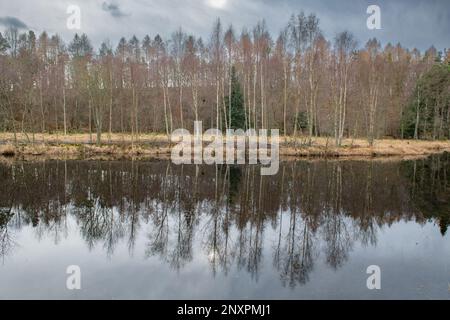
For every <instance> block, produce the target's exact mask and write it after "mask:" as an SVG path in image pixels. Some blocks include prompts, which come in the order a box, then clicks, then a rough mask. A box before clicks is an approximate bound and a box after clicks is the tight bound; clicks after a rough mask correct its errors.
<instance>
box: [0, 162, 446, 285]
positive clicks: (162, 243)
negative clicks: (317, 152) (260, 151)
mask: <svg viewBox="0 0 450 320" xmlns="http://www.w3.org/2000/svg"><path fill="white" fill-rule="evenodd" d="M0 178H1V181H2V182H1V186H2V187H1V191H2V192H1V193H0V257H2V259H3V260H4V261H5V259H7V257H8V256H13V255H14V253H15V248H16V246H17V245H18V243H17V241H16V239H15V234H17V233H18V232H20V231H21V230H22V229H23V228H25V227H32V230H34V234H35V238H36V240H37V241H39V240H40V239H42V237H43V236H44V235H45V236H47V237H48V236H51V237H52V239H53V241H54V243H55V244H58V243H60V242H62V241H64V239H66V238H67V237H68V234H69V228H68V224H69V222H68V221H69V220H71V219H73V220H74V221H76V226H77V231H78V232H79V236H81V237H82V239H83V241H84V242H85V243H86V244H87V247H88V248H89V249H90V250H92V249H94V248H98V247H101V248H103V250H104V251H105V252H106V253H107V255H108V256H109V257H111V256H114V254H115V249H116V247H117V245H118V244H120V243H126V244H127V248H128V252H129V254H130V256H133V255H134V254H135V253H136V251H137V250H141V248H140V247H139V248H136V245H135V244H136V238H137V237H138V235H139V234H140V233H145V237H146V245H145V249H144V251H145V256H146V257H147V258H148V259H150V258H152V257H159V258H160V260H161V261H163V263H164V264H165V265H167V266H170V268H171V269H172V270H173V271H180V270H182V269H183V268H184V267H186V266H187V265H188V264H189V263H191V262H193V261H194V260H196V259H207V261H208V264H209V267H210V270H211V272H212V274H213V275H217V274H221V275H225V276H226V275H227V274H228V273H229V272H230V270H232V269H233V268H237V270H241V271H245V272H246V273H248V275H249V276H251V278H252V279H253V280H254V281H257V280H258V278H259V276H260V273H261V261H262V260H263V259H264V258H265V259H270V260H271V261H272V267H273V269H274V270H276V272H277V274H278V275H279V281H281V283H282V285H283V286H285V287H290V288H295V287H296V286H299V285H300V286H301V285H304V284H306V283H308V281H309V278H310V274H311V272H312V271H313V270H314V268H315V264H316V263H317V261H318V259H319V257H320V256H324V257H325V263H326V265H327V266H328V267H329V268H331V269H334V270H337V269H339V268H341V267H342V266H343V265H345V263H346V262H347V261H348V259H349V257H350V256H351V252H352V249H353V247H354V246H355V245H361V246H376V244H377V235H378V230H379V229H380V228H382V227H383V226H387V227H389V226H391V225H392V224H394V223H396V222H399V221H414V222H415V223H418V224H425V223H426V222H427V221H430V220H431V221H435V222H436V223H437V224H438V227H439V228H440V232H441V233H442V235H444V234H445V233H446V231H447V227H448V225H449V223H450V221H449V212H450V204H449V199H450V198H449V195H450V157H449V155H448V154H445V155H443V156H434V157H431V158H429V159H423V160H414V161H405V162H383V161H312V162H307V161H298V162H286V163H283V164H282V165H281V166H280V170H279V173H278V174H277V175H276V176H260V170H259V168H258V167H257V166H225V165H224V166H186V165H185V166H176V165H173V164H171V163H170V162H166V161H151V162H139V161H103V162H102V161H43V162H37V163H28V162H15V163H12V164H2V165H0ZM267 233H270V240H271V241H267V238H269V236H266V234H267ZM138 254H140V255H141V254H142V252H138ZM4 263H5V264H7V263H8V261H7V260H6V261H5V262H4Z"/></svg>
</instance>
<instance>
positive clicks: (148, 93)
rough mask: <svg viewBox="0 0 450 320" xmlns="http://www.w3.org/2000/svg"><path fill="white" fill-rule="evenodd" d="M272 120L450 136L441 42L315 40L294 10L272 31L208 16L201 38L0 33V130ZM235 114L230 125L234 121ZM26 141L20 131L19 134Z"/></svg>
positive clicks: (448, 69)
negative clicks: (96, 38) (421, 46)
mask: <svg viewBox="0 0 450 320" xmlns="http://www.w3.org/2000/svg"><path fill="white" fill-rule="evenodd" d="M196 120H201V121H203V123H204V127H211V128H220V129H222V130H224V129H227V128H236V127H242V129H244V130H246V129H248V128H255V129H264V128H266V129H275V128H276V129H280V132H281V133H282V134H283V135H285V136H294V137H295V136H301V137H305V140H306V141H308V142H309V143H311V141H313V139H314V138H315V137H329V138H331V139H332V141H333V142H334V144H335V145H336V146H340V145H341V143H342V140H343V139H345V138H348V137H358V138H364V139H367V141H368V142H369V144H370V145H372V144H373V143H374V140H375V139H380V138H386V137H388V138H398V139H430V140H431V139H433V140H440V139H448V138H450V50H444V51H443V52H442V51H438V50H437V49H436V48H434V47H433V46H431V47H430V48H429V49H427V50H426V51H424V52H420V51H419V50H418V49H415V48H412V49H411V48H405V47H403V46H402V45H401V44H400V43H397V44H391V43H387V44H385V45H382V44H381V43H380V41H379V40H377V39H376V38H373V39H369V40H368V41H367V42H366V43H359V42H358V41H357V39H356V38H355V36H354V35H353V34H352V33H350V32H348V31H342V32H338V33H336V35H335V36H334V37H333V38H332V39H326V38H325V36H324V34H323V32H322V30H321V28H320V22H319V18H318V17H317V16H316V15H315V14H305V13H304V12H300V13H298V14H295V15H292V16H291V18H290V19H289V21H287V22H286V25H285V28H283V30H281V32H280V33H279V34H278V35H276V36H273V35H271V34H270V32H269V31H268V27H267V25H266V23H265V22H264V21H261V22H259V23H257V24H256V26H254V27H252V28H244V29H243V30H241V31H237V30H236V29H235V28H234V27H233V26H231V25H230V26H224V25H222V23H221V21H220V19H217V20H216V22H215V24H214V25H213V26H212V30H211V33H210V35H209V36H208V38H207V39H202V38H201V37H197V36H195V35H190V34H187V33H185V32H184V31H183V29H181V28H179V29H177V30H176V31H175V32H173V33H172V34H171V35H170V37H168V38H167V39H164V38H163V37H161V36H160V35H154V36H149V35H147V36H145V37H144V38H143V39H138V38H137V37H136V36H133V37H132V38H131V39H125V38H121V39H120V40H119V41H118V43H117V45H113V44H112V43H111V42H110V41H109V40H105V41H104V42H103V43H101V45H100V47H99V48H98V49H94V47H93V45H92V43H91V41H90V39H89V37H88V35H86V34H81V35H79V34H75V35H74V37H73V39H72V40H71V41H70V42H68V43H65V42H64V41H63V39H62V38H61V37H60V36H58V35H57V34H54V35H50V34H48V33H46V32H42V33H41V34H40V35H36V34H35V33H34V32H33V31H27V32H21V31H20V30H17V29H15V28H9V29H7V30H6V31H5V32H4V33H3V34H1V33H0V130H3V131H4V132H9V133H14V137H16V134H17V133H22V134H25V135H26V136H27V137H34V134H36V133H48V134H54V133H55V132H59V133H60V134H63V135H68V134H70V133H89V137H90V140H91V142H92V141H94V139H96V141H97V142H98V143H100V141H101V137H102V134H106V135H107V136H108V137H111V134H113V133H122V134H131V137H132V140H133V139H134V140H138V139H139V135H141V134H143V133H161V134H166V135H169V134H170V133H171V132H172V131H173V130H175V129H177V128H187V129H192V127H193V123H194V121H196ZM237 121H238V122H237ZM30 139H31V138H30Z"/></svg>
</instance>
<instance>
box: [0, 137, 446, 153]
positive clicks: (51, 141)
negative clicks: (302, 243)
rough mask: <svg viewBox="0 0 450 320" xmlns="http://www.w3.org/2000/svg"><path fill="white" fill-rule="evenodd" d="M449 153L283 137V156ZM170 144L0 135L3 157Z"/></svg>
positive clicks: (441, 146)
mask: <svg viewBox="0 0 450 320" xmlns="http://www.w3.org/2000/svg"><path fill="white" fill-rule="evenodd" d="M445 151H448V152H450V141H416V140H394V139H380V140H376V141H375V143H374V145H373V146H370V145H369V144H368V142H367V141H366V140H364V139H345V140H344V141H343V144H342V146H341V147H339V148H338V147H335V146H334V141H333V139H331V138H330V139H327V138H314V139H313V143H312V145H311V146H309V145H307V144H306V138H304V137H298V138H293V137H288V138H286V139H285V138H281V144H280V155H281V156H286V157H399V156H400V157H401V156H405V157H411V156H426V155H430V154H436V153H442V152H445ZM170 152H171V144H170V142H169V140H168V139H167V137H166V136H165V135H162V134H141V135H139V138H138V139H136V138H134V139H132V136H131V135H129V134H126V135H122V134H113V135H112V136H111V137H110V138H109V137H108V136H107V135H104V136H103V140H102V145H100V146H98V145H96V144H95V137H94V136H93V137H92V140H91V138H90V136H89V134H68V135H66V136H64V135H62V134H35V135H34V139H33V137H32V136H31V135H30V134H28V135H24V134H18V135H17V141H16V142H15V141H14V135H13V134H12V133H1V134H0V155H3V156H11V157H12V156H34V157H38V156H46V157H50V158H51V157H60V156H71V157H83V156H84V157H86V156H88V157H90V156H96V155H98V156H118V157H135V156H151V157H164V156H168V155H170Z"/></svg>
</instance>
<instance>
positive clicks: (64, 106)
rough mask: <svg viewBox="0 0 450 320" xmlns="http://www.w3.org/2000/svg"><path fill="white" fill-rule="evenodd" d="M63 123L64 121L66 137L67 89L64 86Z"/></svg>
mask: <svg viewBox="0 0 450 320" xmlns="http://www.w3.org/2000/svg"><path fill="white" fill-rule="evenodd" d="M63 121H64V135H65V136H66V135H67V122H66V121H67V120H66V89H65V86H64V85H63Z"/></svg>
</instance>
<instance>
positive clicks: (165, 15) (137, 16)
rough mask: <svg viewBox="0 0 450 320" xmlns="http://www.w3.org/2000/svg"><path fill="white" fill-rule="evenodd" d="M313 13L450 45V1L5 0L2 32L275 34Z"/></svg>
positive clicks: (407, 42)
mask: <svg viewBox="0 0 450 320" xmlns="http://www.w3.org/2000/svg"><path fill="white" fill-rule="evenodd" d="M71 4H72V5H78V6H79V7H80V9H81V30H68V29H67V27H66V20H67V18H68V16H69V15H68V14H67V13H66V10H67V7H68V6H69V5H71ZM370 4H376V5H378V6H380V8H381V27H382V29H381V30H369V29H368V28H367V27H366V20H367V18H368V16H369V15H368V14H367V13H366V10H367V7H368V6H369V5H370ZM301 10H304V11H305V12H306V13H310V12H314V13H316V14H317V16H318V17H319V19H320V22H321V28H322V30H323V32H324V34H325V36H326V37H327V38H328V39H331V38H332V37H334V35H335V34H336V33H337V32H340V31H343V30H349V31H351V32H353V33H354V34H355V35H356V37H357V39H358V41H359V43H360V44H364V43H365V42H366V41H367V40H368V39H369V38H371V37H377V38H378V39H380V40H381V41H382V43H383V44H386V43H387V42H392V43H397V42H400V43H402V44H403V45H404V46H406V47H409V48H414V47H417V48H419V49H421V50H424V49H426V48H428V47H430V46H431V45H434V46H435V47H436V48H438V49H439V50H442V49H444V48H448V47H450V32H449V31H450V1H449V0H370V1H367V0H278V1H276V0H68V1H66V0H32V1H30V0H12V1H11V0H0V31H4V29H5V28H6V27H7V26H10V25H15V26H17V27H19V28H22V29H32V30H34V31H35V32H36V33H40V32H42V31H44V30H46V31H47V32H49V33H51V34H53V33H58V34H60V35H61V36H62V37H63V38H64V39H65V40H66V41H69V40H70V39H71V38H72V37H73V34H74V33H75V31H78V32H79V33H83V32H85V33H87V34H88V36H89V38H90V39H91V40H92V42H93V44H94V45H95V46H96V47H98V45H99V44H100V43H101V41H103V40H105V39H110V40H111V42H112V43H113V44H114V45H115V44H116V43H117V40H118V39H119V38H120V37H122V36H125V37H126V38H129V37H130V36H132V35H133V34H135V35H136V36H138V37H139V38H140V39H142V37H143V36H144V35H145V34H149V35H150V36H151V37H152V38H153V37H154V36H155V35H156V34H158V33H159V34H161V35H162V36H164V37H167V36H169V35H170V34H171V33H172V32H173V31H174V30H175V29H177V28H178V27H182V28H183V30H185V31H186V32H188V33H193V34H195V35H199V36H202V37H204V38H205V39H209V33H210V31H211V29H212V25H213V22H214V20H215V19H216V18H217V17H220V18H221V19H222V22H223V24H224V25H229V24H233V26H234V28H235V30H236V31H239V32H240V30H241V29H242V27H244V26H247V27H249V28H251V27H252V26H253V25H254V24H256V22H257V21H259V20H261V19H265V20H266V23H267V26H268V28H269V30H270V31H271V34H272V36H273V37H274V38H275V37H276V36H277V35H278V33H279V31H280V30H281V29H282V28H283V27H284V26H285V25H286V23H287V21H288V20H289V17H290V16H291V14H293V13H298V12H299V11H301Z"/></svg>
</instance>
